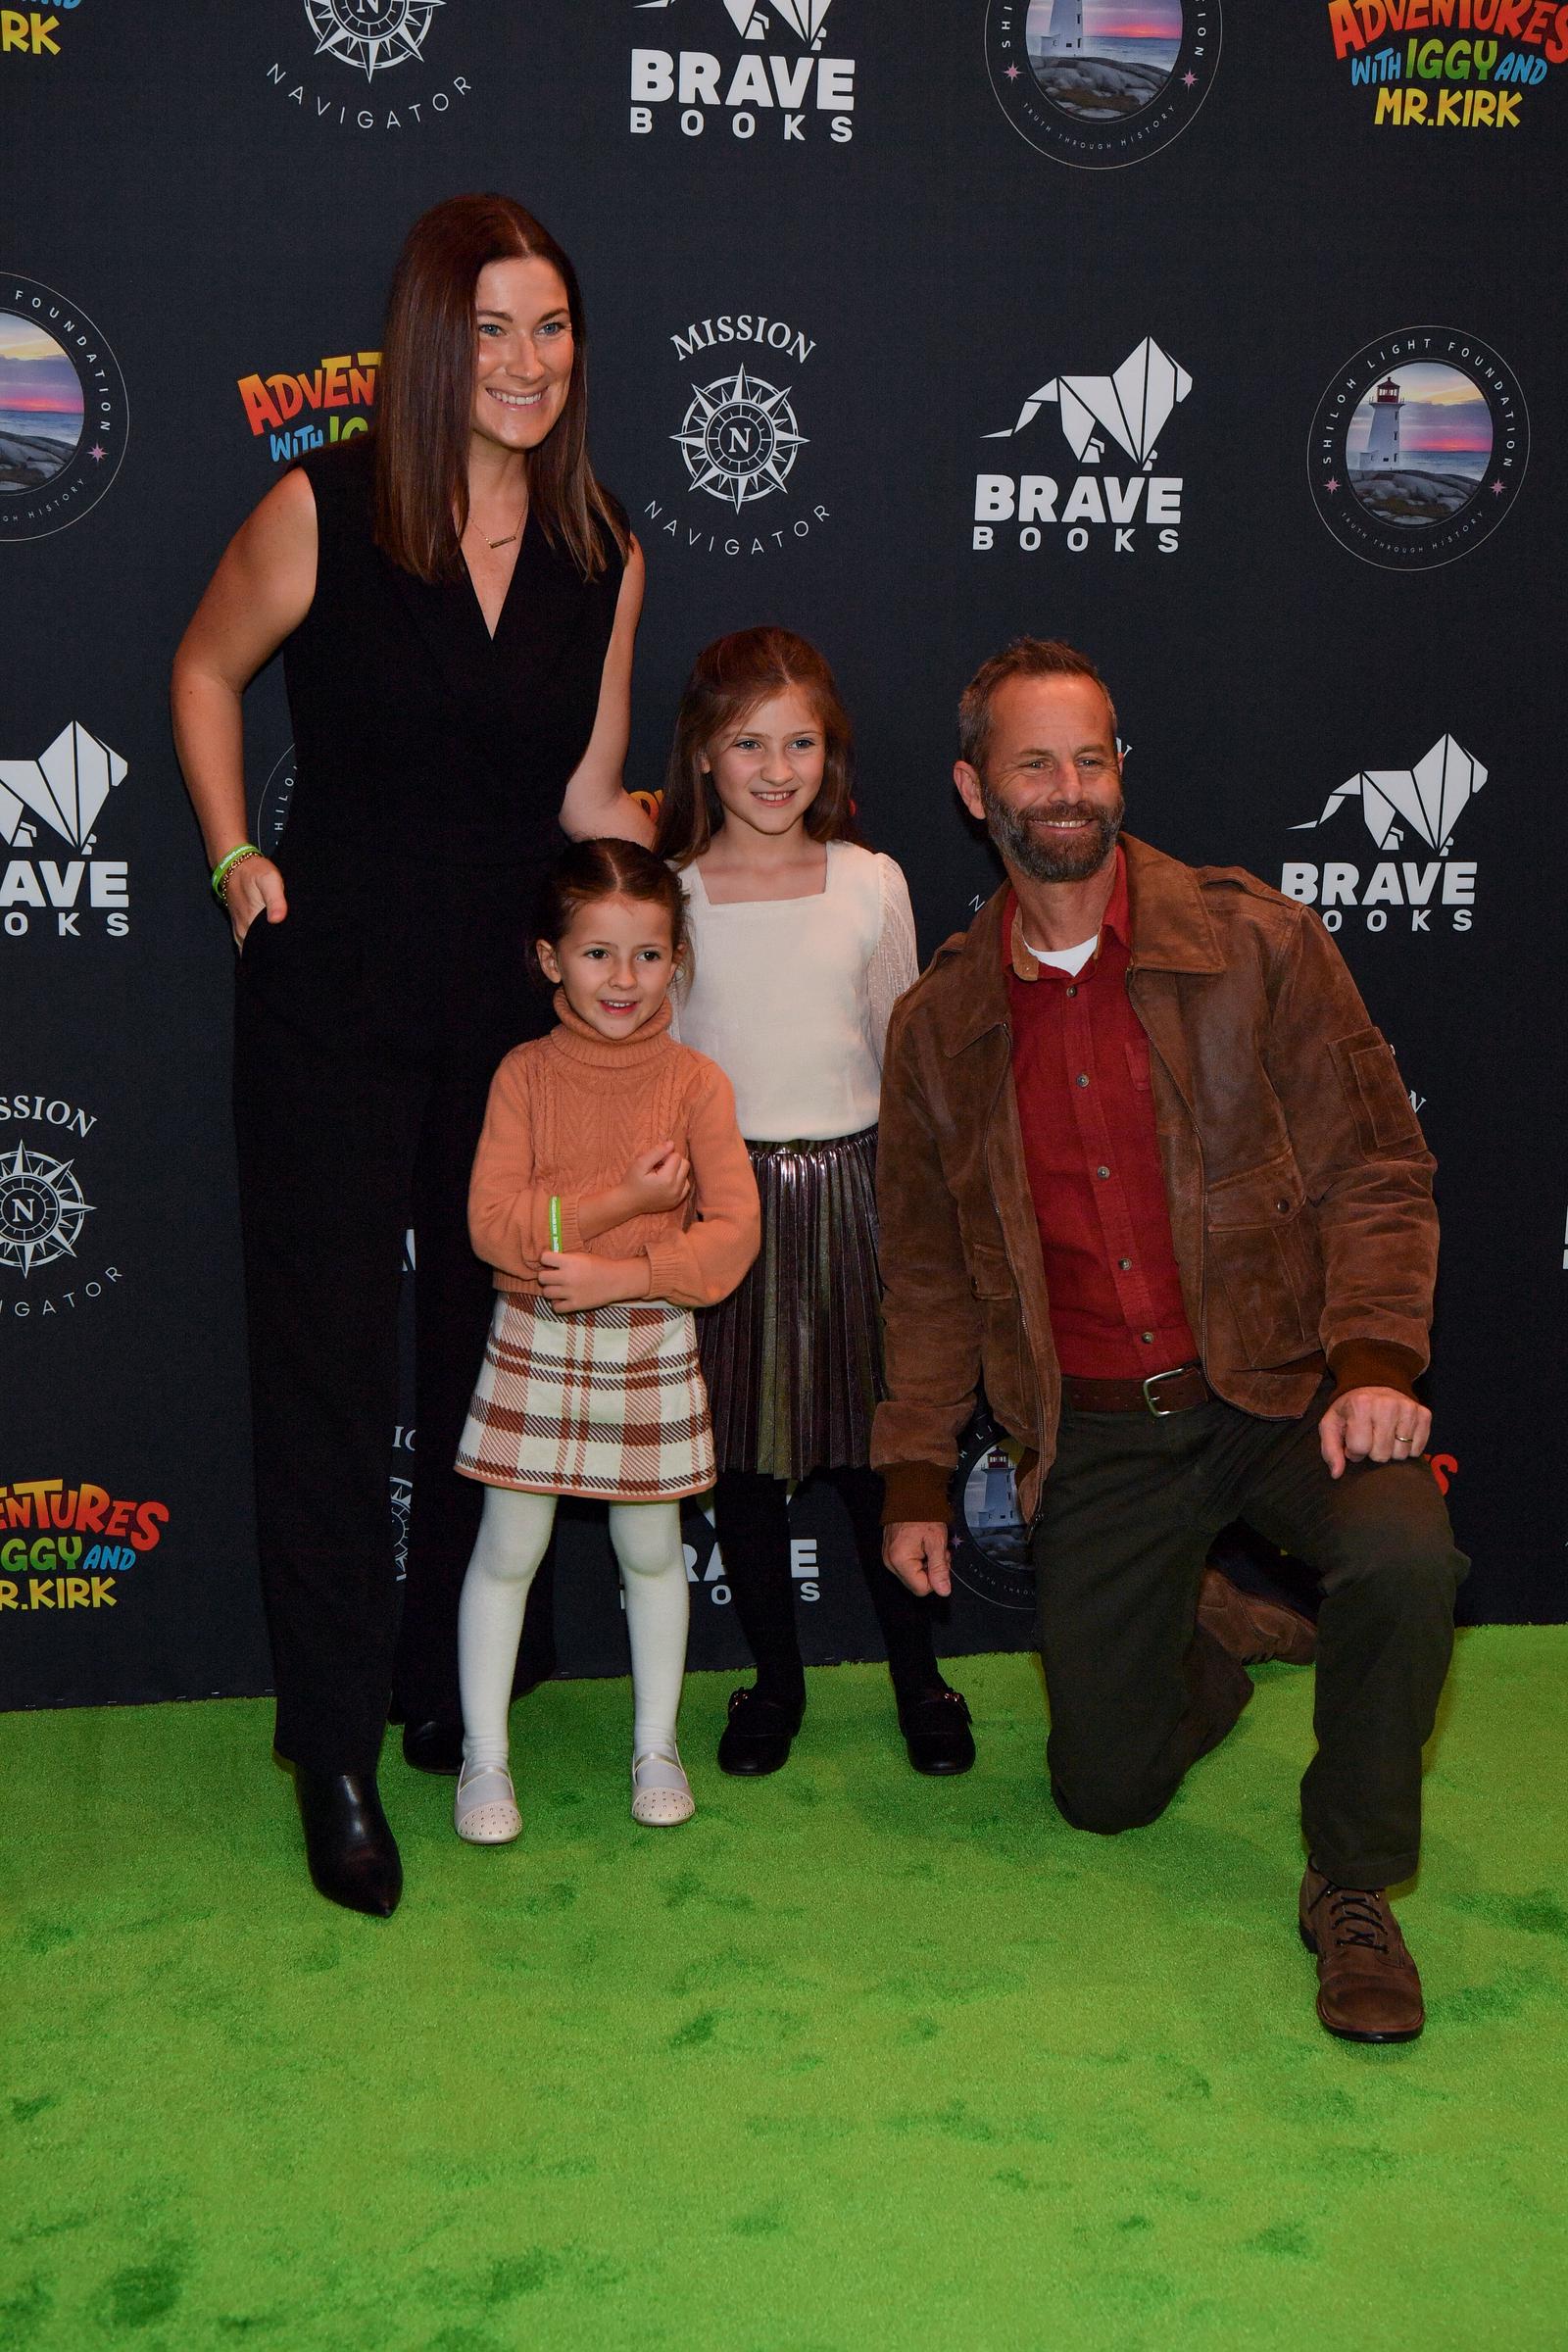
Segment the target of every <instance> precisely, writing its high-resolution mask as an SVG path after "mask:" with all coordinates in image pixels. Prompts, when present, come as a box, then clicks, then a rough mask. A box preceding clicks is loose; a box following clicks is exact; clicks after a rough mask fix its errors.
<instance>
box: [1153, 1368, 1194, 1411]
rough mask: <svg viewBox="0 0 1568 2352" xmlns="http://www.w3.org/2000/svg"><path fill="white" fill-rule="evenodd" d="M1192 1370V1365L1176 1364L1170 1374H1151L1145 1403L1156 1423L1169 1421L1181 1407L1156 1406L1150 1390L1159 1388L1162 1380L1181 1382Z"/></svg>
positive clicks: (1170, 1405)
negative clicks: (1186, 1373) (1183, 1376)
mask: <svg viewBox="0 0 1568 2352" xmlns="http://www.w3.org/2000/svg"><path fill="white" fill-rule="evenodd" d="M1192 1369H1193V1366H1192V1365H1191V1364H1176V1365H1174V1366H1173V1367H1172V1368H1171V1370H1170V1371H1168V1372H1151V1374H1150V1375H1149V1378H1148V1379H1147V1380H1146V1381H1145V1382H1144V1384H1143V1387H1144V1402H1145V1403H1146V1404H1147V1405H1148V1407H1149V1409H1150V1411H1151V1412H1152V1414H1153V1416H1154V1419H1155V1420H1156V1421H1169V1420H1170V1419H1171V1418H1172V1416H1173V1415H1174V1414H1175V1413H1176V1412H1177V1411H1178V1410H1179V1407H1178V1406H1176V1405H1174V1404H1156V1403H1155V1401H1154V1399H1153V1397H1151V1395H1150V1394H1149V1392H1150V1390H1151V1389H1156V1388H1158V1386H1159V1384H1160V1382H1161V1381H1162V1380H1180V1379H1181V1377H1182V1375H1183V1373H1185V1372H1190V1371H1192Z"/></svg>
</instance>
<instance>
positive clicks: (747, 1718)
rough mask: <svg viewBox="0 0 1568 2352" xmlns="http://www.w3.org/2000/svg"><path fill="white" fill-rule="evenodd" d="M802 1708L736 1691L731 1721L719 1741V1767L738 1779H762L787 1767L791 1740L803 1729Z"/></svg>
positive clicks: (730, 1712)
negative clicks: (766, 1773) (766, 1774)
mask: <svg viewBox="0 0 1568 2352" xmlns="http://www.w3.org/2000/svg"><path fill="white" fill-rule="evenodd" d="M802 1713H803V1709H801V1708H800V1707H781V1706H780V1705H779V1704H778V1702H777V1700H776V1699H771V1698H759V1697H758V1695H757V1692H756V1691H731V1692H730V1694H729V1721H728V1722H727V1723H726V1724H725V1726H724V1729H723V1732H722V1733H721V1735H720V1737H719V1742H718V1768H719V1770H720V1772H731V1773H734V1774H735V1775H736V1777H737V1778H738V1779H745V1780H759V1779H760V1777H761V1776H762V1774H763V1773H765V1772H777V1770H778V1768H779V1766H780V1765H781V1764H787V1763H788V1762H789V1756H790V1741H791V1740H793V1739H794V1737H795V1735H796V1733H797V1732H798V1731H799V1730H800V1728H801V1715H802Z"/></svg>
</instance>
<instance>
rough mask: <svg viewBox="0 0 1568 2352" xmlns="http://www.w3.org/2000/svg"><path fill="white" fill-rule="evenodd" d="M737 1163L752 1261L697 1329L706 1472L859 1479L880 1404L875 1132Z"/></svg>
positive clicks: (772, 1147)
mask: <svg viewBox="0 0 1568 2352" xmlns="http://www.w3.org/2000/svg"><path fill="white" fill-rule="evenodd" d="M747 1150H748V1151H749V1152H750V1153H751V1155H752V1166H753V1169H754V1170H755V1172H756V1176H757V1189H758V1192H759V1193H760V1196H761V1203H762V1248H761V1252H760V1255H759V1257H758V1260H757V1263H756V1264H755V1265H754V1266H753V1268H752V1270H751V1272H750V1273H749V1274H748V1275H747V1277H746V1279H745V1281H744V1282H743V1283H742V1284H741V1286H740V1288H739V1289H738V1290H736V1291H733V1292H731V1294H730V1296H729V1298H727V1299H724V1300H723V1301H722V1303H721V1304H720V1305H718V1306H713V1307H708V1308H706V1309H705V1310H704V1311H703V1312H702V1313H701V1314H699V1316H698V1318H697V1343H698V1348H699V1351H700V1353H701V1356H702V1365H703V1376H704V1378H705V1380H706V1381H707V1383H708V1395H709V1402H710V1406H711V1412H712V1417H713V1446H714V1451H715V1453H716V1455H717V1459H718V1467H719V1468H720V1470H759V1471H763V1472H765V1473H766V1474H767V1475H768V1476H770V1477H773V1478H790V1479H799V1478H804V1477H805V1476H806V1475H807V1473H808V1471H810V1470H829V1469H835V1468H838V1467H840V1466H841V1465H846V1464H847V1465H863V1464H864V1463H866V1462H868V1461H869V1460H870V1458H871V1416H872V1414H873V1413H874V1412H875V1410H876V1406H877V1402H878V1399H879V1398H880V1397H882V1396H883V1394H884V1390H883V1385H882V1324H881V1312H880V1305H879V1299H880V1288H879V1284H878V1280H877V1264H876V1244H877V1226H876V1129H875V1128H874V1127H868V1128H866V1129H865V1131H864V1132H863V1134H860V1135H844V1136H834V1137H831V1138H829V1139H828V1140H826V1141H824V1142H821V1143H800V1144H748V1146H747Z"/></svg>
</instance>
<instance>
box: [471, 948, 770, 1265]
mask: <svg viewBox="0 0 1568 2352" xmlns="http://www.w3.org/2000/svg"><path fill="white" fill-rule="evenodd" d="M556 1012H557V1015H558V1017H559V1019H560V1023H561V1026H560V1027H559V1028H558V1029H553V1030H552V1031H551V1032H550V1035H549V1036H548V1037H540V1038H533V1039H531V1040H530V1041H529V1042H528V1043H527V1044H526V1045H522V1046H515V1047H514V1049H513V1051H512V1052H511V1053H510V1054H508V1055H507V1058H506V1060H505V1061H504V1062H503V1063H502V1064H501V1067H500V1069H499V1070H497V1072H496V1074H495V1077H494V1079H493V1080H492V1081H491V1086H490V1100H489V1103H488V1105H487V1107H486V1110H485V1118H484V1130H483V1133H482V1134H481V1135H480V1138H479V1149H478V1152H477V1153H476V1154H475V1156H474V1162H473V1177H472V1180H471V1182H470V1184H469V1187H468V1234H469V1238H470V1239H471V1241H472V1243H473V1246H474V1249H475V1250H477V1252H478V1254H479V1255H480V1256H481V1257H482V1258H485V1259H487V1260H488V1261H489V1263H490V1264H491V1265H492V1266H493V1267H494V1269H495V1277H496V1288H497V1289H498V1290H502V1291H505V1292H507V1293H508V1294H509V1296H511V1297H512V1298H514V1299H532V1298H537V1297H538V1296H539V1260H540V1258H541V1256H542V1255H543V1253H544V1251H545V1250H548V1249H549V1247H550V1200H551V1196H552V1194H558V1195H559V1196H560V1199H561V1246H562V1249H563V1250H587V1251H589V1252H590V1253H591V1254H592V1255H593V1256H595V1257H638V1256H643V1257H646V1258H647V1260H648V1290H647V1293H646V1296H647V1297H648V1298H650V1299H668V1300H669V1301H670V1303H671V1304H672V1305H674V1306H711V1305H712V1304H713V1303H714V1301H715V1300H716V1299H723V1298H725V1297H726V1296H727V1295H728V1293H729V1292H731V1291H732V1290H733V1289H734V1288H735V1286H736V1284H737V1283H738V1282H739V1281H740V1279H741V1277H742V1275H743V1274H744V1273H745V1272H746V1270H747V1268H748V1266H750V1264H751V1262H752V1260H753V1259H754V1258H755V1257H756V1255H757V1252H758V1250H759V1248H760V1240H761V1221H760V1211H759V1208H758V1200H757V1179H756V1178H755V1177H754V1175H753V1174H752V1163H751V1160H750V1159H749V1157H748V1156H747V1152H746V1147H745V1145H744V1144H743V1143H742V1141H741V1137H740V1130H739V1129H738V1128H737V1126H736V1124H735V1097H734V1094H733V1092H732V1090H731V1088H730V1083H729V1080H728V1079H727V1078H726V1077H725V1075H724V1073H723V1071H722V1070H721V1069H720V1068H719V1066H718V1064H717V1062H714V1061H710V1060H709V1058H708V1056H707V1055H706V1054H699V1053H697V1052H695V1051H694V1049H693V1048H692V1047H690V1046H682V1045H677V1043H676V1042H675V1040H674V1039H673V1038H672V1037H671V1036H670V1035H669V1005H668V1004H667V1002H666V1003H665V1004H664V1005H662V1007H661V1009H660V1011H659V1012H658V1013H657V1014H656V1015H655V1016H654V1018H653V1020H651V1021H649V1022H647V1023H645V1025H644V1026H643V1027H642V1028H641V1029H639V1030H638V1031H637V1032H636V1034H635V1035H634V1036H632V1037H629V1038H626V1039H625V1040H624V1041H622V1040H619V1039H614V1038H608V1037H601V1036H600V1034H599V1032H598V1031H597V1030H596V1029H594V1028H592V1027H590V1025H589V1024H588V1022H586V1021H584V1020H582V1019H580V1018H579V1017H578V1015H577V1014H576V1013H574V1012H573V1011H572V1009H571V1007H570V1005H568V1004H567V1003H566V1000H565V997H564V995H563V993H562V992H561V990H559V989H558V990H557V991H556ZM666 1136H668V1137H672V1138H673V1139H674V1144H675V1149H676V1151H677V1152H680V1153H681V1154H682V1155H683V1156H684V1157H685V1158H687V1159H689V1160H690V1161H691V1166H692V1190H691V1192H690V1194H689V1195H688V1196H687V1199H686V1201H685V1202H684V1204H683V1205H682V1206H681V1207H680V1208H678V1209H668V1210H664V1211H662V1212H661V1213H660V1214H658V1215H654V1216H641V1217H631V1218H629V1219H628V1220H627V1221H626V1223H624V1224H623V1225H614V1226H612V1227H611V1228H610V1229H609V1231H608V1232H605V1233H601V1234H597V1235H595V1237H594V1238H593V1239H592V1240H591V1241H585V1240H584V1239H583V1237H582V1232H581V1228H580V1226H579V1223H578V1205H579V1203H580V1202H581V1201H583V1200H584V1199H587V1198H592V1196H593V1195H595V1194H596V1193H604V1192H609V1191H610V1190H611V1189H612V1187H613V1186H615V1185H617V1184H619V1183H620V1181H621V1179H622V1178H623V1177H624V1175H625V1173H626V1170H627V1167H628V1166H629V1165H630V1163H631V1161H632V1160H633V1159H634V1158H635V1157H636V1155H637V1153H638V1152H648V1151H651V1150H652V1149H653V1147H654V1146H655V1145H656V1144H659V1143H662V1142H663V1140H664V1139H665V1137H666ZM694 1220H695V1221H694Z"/></svg>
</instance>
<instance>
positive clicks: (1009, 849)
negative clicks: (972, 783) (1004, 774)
mask: <svg viewBox="0 0 1568 2352" xmlns="http://www.w3.org/2000/svg"><path fill="white" fill-rule="evenodd" d="M980 798H981V801H982V802H983V804H984V806H985V812H986V823H987V825H988V827H989V828H990V832H991V838H992V840H993V841H994V842H995V843H996V845H997V848H998V849H999V850H1000V851H1001V852H1002V855H1003V857H1004V858H1005V860H1006V862H1007V863H1008V864H1009V865H1015V866H1016V867H1017V869H1018V871H1019V873H1021V874H1027V875H1028V877H1029V879H1030V881H1031V882H1087V881H1088V879H1089V877H1090V875H1091V874H1098V873H1099V871H1100V869H1101V867H1102V866H1103V864H1104V862H1105V859H1106V858H1108V857H1109V856H1110V853H1111V851H1112V850H1113V849H1114V848H1115V846H1116V836H1117V834H1118V833H1119V832H1120V831H1121V820H1122V817H1123V816H1124V815H1125V813H1126V803H1125V801H1124V800H1123V799H1122V797H1121V795H1120V794H1119V793H1118V794H1117V796H1116V806H1115V808H1114V809H1085V808H1083V807H1082V805H1081V804H1080V803H1077V802H1074V803H1072V804H1070V805H1069V806H1068V807H1067V808H1065V809H1057V810H1056V814H1057V815H1058V816H1063V815H1069V814H1071V815H1083V816H1087V817H1090V818H1091V819H1092V820H1093V823H1094V827H1095V830H1094V832H1093V833H1092V834H1091V835H1090V837H1089V839H1088V840H1087V841H1086V842H1085V843H1084V844H1083V845H1082V846H1081V847H1080V848H1075V849H1069V848H1068V847H1067V845H1066V844H1065V843H1064V842H1054V841H1053V840H1052V839H1051V836H1050V835H1049V834H1048V833H1047V832H1045V831H1044V830H1043V829H1042V827H1040V826H1039V825H1032V824H1031V823H1030V822H1029V819H1028V818H1027V817H1026V816H1020V815H1019V814H1018V812H1017V810H1016V809H1009V808H1008V807H1007V804H1006V802H1005V801H1004V800H1003V799H1002V798H1001V797H1000V795H998V794H996V793H994V792H992V791H991V789H990V787H989V786H988V785H987V784H986V782H985V779H984V778H983V777H982V778H981V782H980Z"/></svg>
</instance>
